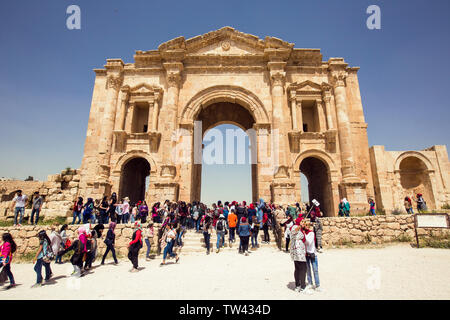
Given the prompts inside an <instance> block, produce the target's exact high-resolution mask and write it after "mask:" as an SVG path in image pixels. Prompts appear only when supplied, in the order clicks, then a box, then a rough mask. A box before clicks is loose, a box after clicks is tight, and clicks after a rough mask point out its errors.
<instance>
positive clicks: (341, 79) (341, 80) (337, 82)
mask: <svg viewBox="0 0 450 320" xmlns="http://www.w3.org/2000/svg"><path fill="white" fill-rule="evenodd" d="M347 75H348V73H347V72H346V71H343V70H339V71H332V72H331V79H332V82H333V85H334V87H335V88H337V87H345V79H346V78H347Z"/></svg>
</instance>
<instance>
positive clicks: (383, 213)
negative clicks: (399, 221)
mask: <svg viewBox="0 0 450 320" xmlns="http://www.w3.org/2000/svg"><path fill="white" fill-rule="evenodd" d="M375 213H376V214H377V216H385V215H386V211H385V210H384V209H376V210H375Z"/></svg>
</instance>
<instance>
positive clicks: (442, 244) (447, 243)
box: [419, 235, 450, 249]
mask: <svg viewBox="0 0 450 320" xmlns="http://www.w3.org/2000/svg"><path fill="white" fill-rule="evenodd" d="M419 243H420V247H421V248H423V247H426V248H439V249H450V235H446V236H434V237H427V238H419Z"/></svg>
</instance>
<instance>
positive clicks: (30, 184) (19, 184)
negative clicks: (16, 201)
mask: <svg viewBox="0 0 450 320" xmlns="http://www.w3.org/2000/svg"><path fill="white" fill-rule="evenodd" d="M79 182H80V172H79V170H75V169H71V170H63V171H62V172H61V173H60V174H53V175H49V176H48V178H47V181H19V180H8V181H0V220H6V219H11V218H13V217H14V210H11V205H12V199H13V198H14V196H15V194H16V191H17V190H19V189H21V190H22V192H23V194H25V195H27V196H28V199H29V203H28V205H27V207H26V209H25V214H24V217H29V216H30V214H31V200H32V197H33V193H34V192H35V191H39V193H40V195H41V196H42V197H43V198H44V203H43V205H42V210H41V213H40V215H39V219H42V218H54V217H70V216H72V206H73V202H74V201H75V199H76V198H77V196H78V192H79ZM85 200H86V199H85Z"/></svg>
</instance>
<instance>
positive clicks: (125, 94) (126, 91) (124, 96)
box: [120, 85, 130, 103]
mask: <svg viewBox="0 0 450 320" xmlns="http://www.w3.org/2000/svg"><path fill="white" fill-rule="evenodd" d="M129 97H130V87H129V86H128V85H125V86H122V87H121V88H120V100H121V102H122V103H125V102H126V101H127V100H128V99H129Z"/></svg>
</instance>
